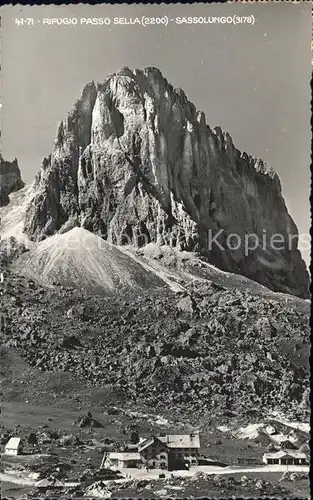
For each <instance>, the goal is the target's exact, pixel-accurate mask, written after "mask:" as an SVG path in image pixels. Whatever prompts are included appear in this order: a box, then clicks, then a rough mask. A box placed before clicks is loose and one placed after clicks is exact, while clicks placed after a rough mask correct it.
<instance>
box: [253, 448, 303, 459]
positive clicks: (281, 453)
mask: <svg viewBox="0 0 313 500" xmlns="http://www.w3.org/2000/svg"><path fill="white" fill-rule="evenodd" d="M263 456H264V458H288V457H289V458H307V457H306V454H305V453H302V452H301V451H294V450H287V451H284V450H279V451H276V452H272V453H264V455H263Z"/></svg>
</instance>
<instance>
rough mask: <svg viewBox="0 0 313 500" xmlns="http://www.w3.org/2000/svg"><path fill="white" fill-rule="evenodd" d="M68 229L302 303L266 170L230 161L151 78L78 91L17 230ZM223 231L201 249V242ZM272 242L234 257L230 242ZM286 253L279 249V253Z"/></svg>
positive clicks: (217, 132) (188, 107) (200, 120)
mask: <svg viewBox="0 0 313 500" xmlns="http://www.w3.org/2000/svg"><path fill="white" fill-rule="evenodd" d="M71 224H74V225H79V226H81V227H83V228H85V229H87V230H89V231H91V232H93V233H95V234H97V235H101V237H103V238H104V239H106V240H108V241H109V242H110V243H113V244H118V245H120V244H122V245H123V244H133V245H136V246H143V245H145V244H146V243H149V242H155V243H158V244H160V245H169V246H173V247H177V248H180V249H183V250H189V251H195V252H198V253H200V254H201V255H203V256H204V257H206V258H207V260H208V261H209V262H210V263H212V264H214V265H216V266H218V267H220V268H221V269H223V270H226V271H230V272H234V273H239V274H242V275H244V276H247V277H249V278H251V279H253V280H255V281H258V282H259V283H261V284H263V285H265V286H267V287H268V288H270V289H272V290H274V291H280V292H285V293H292V294H295V295H298V296H301V297H305V298H306V297H309V291H308V286H309V278H308V273H307V271H306V267H305V264H304V262H303V261H302V259H301V255H300V252H299V250H298V248H297V244H298V242H297V239H298V237H297V234H298V232H297V228H296V225H295V223H294V221H293V220H292V218H291V216H290V215H289V213H288V211H287V208H286V206H285V202H284V199H283V197H282V191H281V184H280V180H279V177H278V175H277V174H276V172H275V171H274V170H273V169H272V168H271V167H269V166H268V165H267V164H266V163H264V162H263V161H262V160H259V159H256V158H254V157H252V156H249V155H248V154H246V153H241V152H240V151H239V150H238V149H236V148H235V146H234V144H233V142H232V139H231V136H230V135H229V134H228V133H223V132H222V130H221V128H220V127H215V129H211V128H210V127H209V126H208V125H207V124H206V118H205V115H204V113H203V112H202V111H197V110H196V108H195V106H194V105H193V104H192V103H191V102H190V101H189V100H188V99H187V97H186V94H185V93H184V92H183V91H182V90H181V89H174V88H173V86H172V85H171V84H170V83H168V81H167V80H166V79H165V78H164V77H163V76H162V74H161V72H160V71H159V70H158V69H157V68H153V67H148V68H145V69H143V70H130V69H129V68H127V67H124V68H122V69H121V70H120V71H119V72H117V73H114V74H112V75H110V76H109V77H108V78H107V79H106V80H105V81H104V82H103V83H95V82H93V81H92V82H90V83H88V84H87V85H86V86H85V87H84V89H83V92H82V95H81V97H80V99H79V100H78V101H77V102H76V103H75V104H74V106H73V108H72V109H71V111H70V112H69V113H68V115H67V116H66V118H65V119H64V120H63V121H62V122H61V123H60V125H59V127H58V131H57V135H56V139H55V142H54V146H53V151H52V153H51V155H50V156H49V157H48V158H45V159H44V160H43V162H42V166H41V170H40V172H39V174H38V175H37V177H36V180H35V182H34V185H33V196H32V198H31V200H30V202H29V204H28V207H27V210H26V215H25V222H24V231H25V233H26V234H27V235H28V237H30V238H31V239H32V240H41V239H43V238H45V237H48V236H51V235H53V234H55V233H57V232H58V231H61V232H62V231H63V230H64V227H65V226H68V225H70V226H71ZM219 231H221V232H222V234H221V237H220V239H219V243H220V245H221V246H222V247H223V250H221V249H220V247H219V246H217V245H213V247H212V248H209V244H208V234H209V233H210V232H211V233H212V234H217V233H218V232H219ZM232 234H235V235H238V238H240V240H241V241H244V238H245V237H246V235H252V234H256V235H257V237H258V238H259V240H260V241H263V240H262V237H263V235H264V234H266V236H267V237H268V238H269V239H270V238H271V237H272V236H273V235H275V234H279V235H281V236H282V238H283V241H284V242H285V246H284V248H283V249H282V250H275V249H273V248H270V247H269V246H268V245H266V248H263V247H262V246H261V245H259V247H258V248H257V249H256V250H254V251H253V252H250V253H249V254H248V255H246V254H245V249H244V247H243V245H242V246H241V247H240V248H238V249H232V248H229V245H227V246H225V243H226V242H227V241H228V238H229V237H230V235H232ZM290 241H291V246H290V245H289V246H288V247H287V246H286V242H288V244H290Z"/></svg>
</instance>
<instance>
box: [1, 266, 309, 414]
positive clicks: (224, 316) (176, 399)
mask: <svg viewBox="0 0 313 500" xmlns="http://www.w3.org/2000/svg"><path fill="white" fill-rule="evenodd" d="M0 286H1V293H2V297H1V300H2V316H1V322H2V332H3V335H2V337H3V346H2V357H3V358H5V357H6V356H10V355H12V353H16V354H17V355H18V356H19V358H20V359H22V360H23V362H25V363H26V364H27V366H29V367H31V368H32V370H35V371H34V373H36V372H38V373H40V372H41V373H47V374H51V373H55V374H62V373H64V374H67V376H68V377H75V379H76V380H77V381H79V384H80V386H81V391H82V392H83V391H85V392H87V391H88V388H89V389H90V388H99V389H101V388H102V389H103V388H110V390H111V393H113V394H114V395H115V397H116V398H117V399H119V400H124V401H128V402H129V403H130V404H132V403H134V404H141V403H142V404H143V403H144V404H146V405H147V406H150V407H153V408H154V409H155V411H158V412H160V413H162V411H165V410H166V412H168V413H169V412H170V413H171V414H172V415H175V414H177V413H184V414H185V415H187V416H188V418H189V420H190V421H191V422H192V420H193V419H194V420H195V421H197V422H198V421H199V420H198V419H199V414H201V415H202V416H208V415H210V416H212V414H213V415H222V416H226V417H229V418H232V417H236V416H237V417H238V416H240V418H243V419H244V418H246V419H248V420H249V419H250V421H251V418H256V417H257V418H259V417H260V416H261V415H262V414H263V413H264V412H267V411H268V410H272V409H275V408H277V409H279V411H281V412H282V413H285V414H286V415H289V416H290V417H292V418H293V419H294V420H297V419H298V420H303V419H304V418H306V417H307V416H308V387H309V362H308V356H309V325H308V315H309V304H307V303H306V302H304V301H303V302H301V301H299V299H295V300H297V302H295V303H294V304H293V302H292V300H288V302H287V301H284V298H283V296H281V295H278V296H277V300H275V299H273V298H270V299H269V298H262V297H256V296H254V295H252V294H250V293H248V292H245V291H243V290H228V289H227V288H226V287H222V286H219V285H216V284H214V283H210V282H207V283H205V282H204V281H202V282H200V281H194V282H192V283H191V284H189V285H187V287H186V291H185V292H181V293H174V292H172V291H170V290H162V292H160V291H158V292H157V291H155V292H154V291H149V293H147V292H145V291H142V293H140V294H138V293H136V294H134V293H131V292H130V293H129V294H126V293H125V294H123V295H117V294H116V295H111V296H106V297H104V296H88V295H87V294H86V293H84V292H83V291H79V290H75V289H68V288H65V287H62V286H57V285H56V286H53V287H49V288H43V287H41V286H39V285H37V284H36V283H35V282H33V281H32V280H28V279H26V278H23V277H21V276H18V275H15V274H14V273H13V272H10V270H9V268H8V267H7V268H6V271H5V279H4V282H3V283H1V285H0ZM289 299H290V296H289ZM18 376H19V374H18V373H15V381H16V378H18ZM4 377H5V383H4V391H6V390H7V389H8V390H9V388H10V380H9V378H8V374H6V375H5V374H4ZM22 377H24V373H22V372H21V373H20V378H21V379H22ZM69 380H70V379H69ZM31 384H32V380H26V381H25V384H24V387H25V390H26V388H27V387H28V386H29V387H30V388H31V389H32V390H30V391H29V392H28V396H27V397H33V399H36V398H37V399H38V400H40V391H41V392H43V391H45V392H46V391H47V390H48V389H47V387H42V389H40V387H35V384H34V386H33V387H32V386H31ZM71 387H73V386H71V384H70V383H69V388H68V392H70V388H71ZM32 394H33V396H32ZM33 402H34V403H36V402H35V401H33Z"/></svg>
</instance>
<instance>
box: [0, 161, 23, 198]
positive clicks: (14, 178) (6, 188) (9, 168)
mask: <svg viewBox="0 0 313 500" xmlns="http://www.w3.org/2000/svg"><path fill="white" fill-rule="evenodd" d="M22 187H24V182H23V181H22V179H21V172H20V169H19V167H18V164H17V159H15V160H14V161H12V162H10V161H5V160H4V159H3V158H2V155H1V154H0V207H3V206H4V205H7V204H8V203H9V194H10V193H12V192H13V191H18V190H19V189H21V188H22Z"/></svg>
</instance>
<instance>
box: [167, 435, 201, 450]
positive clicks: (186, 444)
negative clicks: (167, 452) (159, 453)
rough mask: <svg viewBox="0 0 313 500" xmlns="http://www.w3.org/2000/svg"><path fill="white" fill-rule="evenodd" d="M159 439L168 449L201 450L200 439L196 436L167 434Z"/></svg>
mask: <svg viewBox="0 0 313 500" xmlns="http://www.w3.org/2000/svg"><path fill="white" fill-rule="evenodd" d="M158 439H159V440H160V441H161V442H162V443H165V444H166V446H167V447H168V448H200V437H199V434H198V433H194V434H167V435H166V436H160V437H158Z"/></svg>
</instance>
